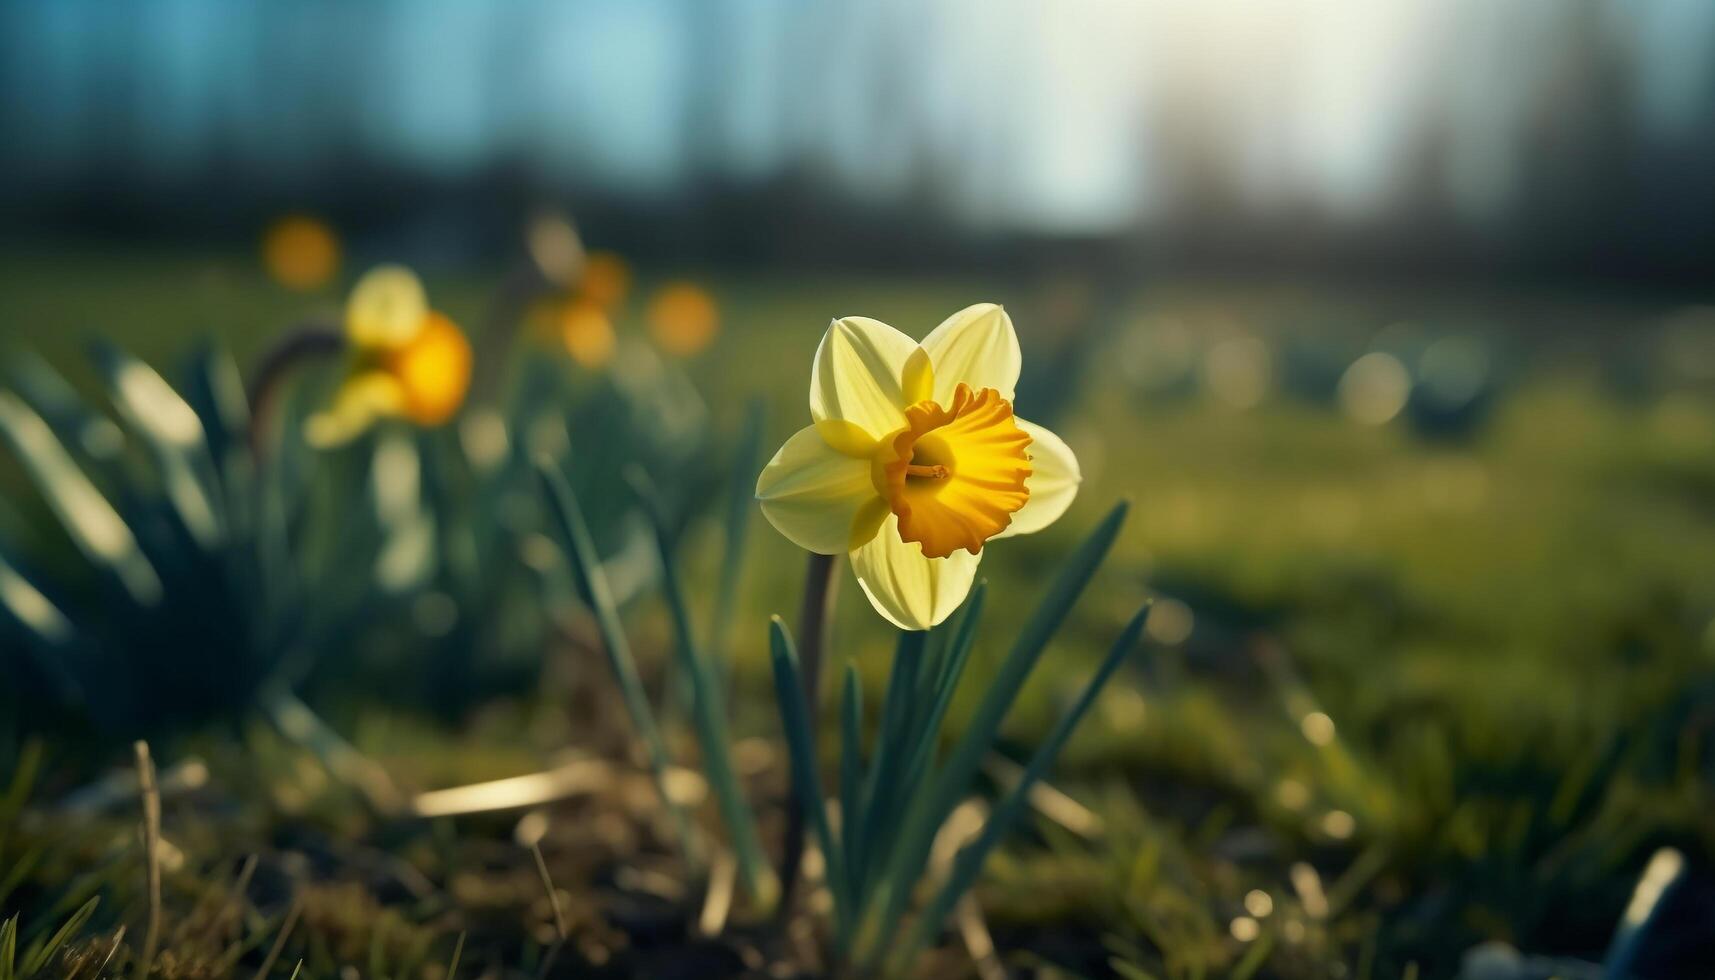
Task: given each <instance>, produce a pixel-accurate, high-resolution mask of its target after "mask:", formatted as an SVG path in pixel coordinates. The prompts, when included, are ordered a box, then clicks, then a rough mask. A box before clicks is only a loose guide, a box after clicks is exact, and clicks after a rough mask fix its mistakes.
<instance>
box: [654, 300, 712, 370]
mask: <svg viewBox="0 0 1715 980" xmlns="http://www.w3.org/2000/svg"><path fill="white" fill-rule="evenodd" d="M648 318H649V334H650V336H652V337H654V338H655V344H656V346H658V347H660V348H661V349H662V350H664V351H666V352H667V353H669V354H673V355H676V356H678V357H690V356H691V355H693V354H697V353H700V352H701V351H702V350H703V349H705V348H707V347H708V346H709V344H711V343H713V342H714V339H715V334H716V333H717V332H719V330H720V310H719V308H718V307H716V306H715V300H714V297H712V296H710V295H709V294H708V292H707V291H706V290H704V289H702V288H701V287H700V286H698V285H696V284H695V283H689V282H672V283H668V284H667V285H665V286H662V287H661V288H660V289H659V290H657V291H656V293H655V295H654V296H653V297H652V298H651V299H650V300H649V310H648Z"/></svg>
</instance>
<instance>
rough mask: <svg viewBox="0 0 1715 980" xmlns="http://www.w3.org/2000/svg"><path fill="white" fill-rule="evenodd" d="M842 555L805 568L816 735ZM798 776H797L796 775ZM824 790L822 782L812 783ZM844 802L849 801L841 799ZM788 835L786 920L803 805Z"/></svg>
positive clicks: (808, 671)
mask: <svg viewBox="0 0 1715 980" xmlns="http://www.w3.org/2000/svg"><path fill="white" fill-rule="evenodd" d="M838 571H839V559H838V557H837V556H835V555H818V554H811V555H810V562H809V564H808V566H806V568H805V570H804V601H803V604H802V605H801V606H799V607H798V638H799V642H800V643H801V644H802V645H801V646H800V647H799V648H798V655H799V664H800V670H801V672H802V675H803V681H804V701H805V703H806V704H807V705H808V706H809V712H808V719H807V720H808V727H809V730H810V733H811V734H812V735H814V734H815V731H816V721H817V718H818V716H819V714H820V711H819V702H820V698H818V697H817V696H816V695H817V692H818V691H819V690H820V689H821V679H822V652H823V650H825V649H826V648H827V645H828V635H829V628H830V626H831V625H832V623H833V618H834V601H835V599H836V598H837V597H838V596H837V593H838V591H839V590H838V589H837V588H836V587H835V586H836V585H837V584H838V582H839V579H838V577H837V575H836V573H837V572H838ZM793 778H794V779H796V778H797V777H796V776H794V777H793ZM808 788H809V789H810V791H811V792H815V793H820V792H821V791H822V788H821V787H820V786H811V787H808ZM793 790H794V795H793V797H792V798H793V799H794V800H797V799H802V798H803V797H802V796H800V795H798V794H799V793H801V792H802V789H801V788H799V787H793ZM841 803H842V804H844V803H845V801H843V800H842V801H841ZM786 813H787V816H786V838H785V841H784V844H783V846H782V849H781V855H780V886H781V888H783V889H784V891H783V893H782V896H781V902H780V915H781V918H782V920H784V919H785V918H788V917H790V916H791V914H792V913H791V909H792V900H793V898H794V895H795V893H796V892H797V884H798V869H799V866H800V865H801V864H802V863H803V859H804V811H803V808H802V807H799V806H795V805H794V806H790V807H788V808H787V811H786Z"/></svg>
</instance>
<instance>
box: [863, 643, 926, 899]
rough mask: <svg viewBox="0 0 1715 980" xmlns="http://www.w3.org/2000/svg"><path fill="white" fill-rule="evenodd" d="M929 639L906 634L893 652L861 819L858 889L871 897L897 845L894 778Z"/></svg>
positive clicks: (903, 748) (864, 788) (866, 778)
mask: <svg viewBox="0 0 1715 980" xmlns="http://www.w3.org/2000/svg"><path fill="white" fill-rule="evenodd" d="M927 637H928V634H926V633H923V632H919V631H916V630H906V631H902V632H901V633H900V634H899V644H898V646H897V647H896V648H895V650H894V652H893V667H892V669H891V670H890V671H889V673H888V679H887V694H886V695H885V696H884V697H883V698H882V702H881V730H880V731H879V732H878V733H877V734H876V745H875V752H874V756H873V758H872V760H871V761H870V767H869V772H868V773H867V774H866V775H865V777H864V786H863V804H862V807H861V809H860V810H859V811H858V812H859V819H858V842H857V862H856V864H857V867H859V868H862V869H863V876H862V879H861V880H860V882H859V884H858V890H859V891H860V892H862V893H867V892H868V891H869V888H870V885H871V884H872V879H873V878H874V872H875V871H877V870H879V869H880V868H881V867H883V866H885V863H886V860H887V855H888V854H889V853H890V851H889V850H888V848H889V847H890V846H891V845H892V844H893V842H894V835H893V833H892V832H891V831H892V828H893V827H894V826H895V824H896V821H897V818H898V812H897V810H896V809H895V808H894V807H893V806H892V805H891V801H892V800H893V798H894V790H895V789H896V788H897V785H896V782H895V780H894V779H893V778H892V777H893V775H894V770H895V768H896V767H897V766H898V764H899V763H898V760H899V757H900V756H901V755H902V754H903V753H904V752H905V750H906V748H905V746H904V745H903V744H902V743H903V742H904V740H905V738H906V736H907V734H908V732H907V731H906V729H907V727H908V726H909V724H910V719H911V699H912V694H913V693H914V685H915V684H916V681H917V662H918V660H919V659H920V658H921V657H922V656H923V646H924V644H925V642H926V640H927Z"/></svg>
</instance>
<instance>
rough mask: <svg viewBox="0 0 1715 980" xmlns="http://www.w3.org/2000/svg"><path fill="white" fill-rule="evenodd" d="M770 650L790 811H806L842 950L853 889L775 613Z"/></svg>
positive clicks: (786, 639) (799, 685) (794, 664)
mask: <svg viewBox="0 0 1715 980" xmlns="http://www.w3.org/2000/svg"><path fill="white" fill-rule="evenodd" d="M768 650H769V655H770V657H771V658H772V659H773V662H774V696H775V698H776V700H777V701H778V702H779V704H780V721H781V724H782V727H784V729H785V731H786V749H787V755H788V756H789V758H790V761H791V764H792V788H793V791H794V796H795V797H796V802H797V806H795V807H793V810H794V812H797V813H802V814H807V815H808V816H809V821H810V826H811V829H812V830H814V831H815V834H816V842H817V844H818V845H819V846H820V847H821V848H822V855H823V857H824V858H825V859H826V862H827V868H828V887H829V889H830V890H831V891H832V892H833V894H834V920H835V927H836V931H837V932H838V945H839V947H840V948H841V950H842V951H843V950H844V948H845V944H846V939H847V936H848V933H849V930H850V925H851V924H850V921H849V919H848V913H849V911H850V909H851V905H852V901H851V891H850V886H849V884H848V880H847V876H846V861H845V855H844V854H842V853H841V851H840V848H838V847H836V846H835V843H834V833H833V830H832V828H831V827H830V825H829V823H828V808H827V803H826V801H825V800H824V799H823V797H822V774H821V769H820V767H819V766H818V765H817V762H816V732H815V729H814V728H813V727H812V725H811V721H810V702H809V700H808V698H806V697H805V694H804V679H803V677H802V676H801V675H800V673H799V661H798V653H797V651H796V650H794V649H793V647H792V637H791V635H790V634H788V633H787V632H786V624H785V623H782V622H781V621H780V617H779V616H776V617H774V619H773V620H772V621H771V622H770V623H769V629H768Z"/></svg>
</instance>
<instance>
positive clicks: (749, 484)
mask: <svg viewBox="0 0 1715 980" xmlns="http://www.w3.org/2000/svg"><path fill="white" fill-rule="evenodd" d="M766 419H767V409H766V406H765V405H764V403H763V401H762V400H761V399H760V398H758V399H754V400H752V401H751V403H750V406H749V407H748V408H747V409H746V410H745V413H744V428H743V429H742V430H741V432H740V433H739V438H738V447H737V448H736V449H735V450H734V451H733V460H732V470H731V471H730V473H729V479H728V482H727V488H726V521H725V528H726V534H725V537H726V542H725V549H726V550H725V554H723V555H722V556H721V575H720V579H719V580H718V581H717V582H716V584H715V589H716V592H715V608H714V615H713V616H712V617H711V618H710V620H709V639H708V644H707V649H708V651H709V659H710V661H711V662H712V663H713V664H714V666H715V671H716V673H717V675H718V676H720V677H721V680H722V682H723V683H722V686H723V687H724V686H725V680H726V673H727V669H728V666H729V664H728V661H729V660H730V659H731V658H730V650H731V644H732V624H733V620H734V619H735V618H737V616H738V586H739V582H740V581H741V579H742V576H741V575H740V572H742V571H743V568H744V540H745V533H746V532H747V531H748V530H749V529H750V515H751V512H752V511H754V510H755V509H756V507H755V503H756V473H757V471H758V470H759V469H761V464H760V463H759V462H758V457H760V456H761V455H762V436H763V424H764V422H765V421H766ZM800 639H801V640H803V642H805V643H808V642H809V640H808V638H806V637H803V636H800Z"/></svg>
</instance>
